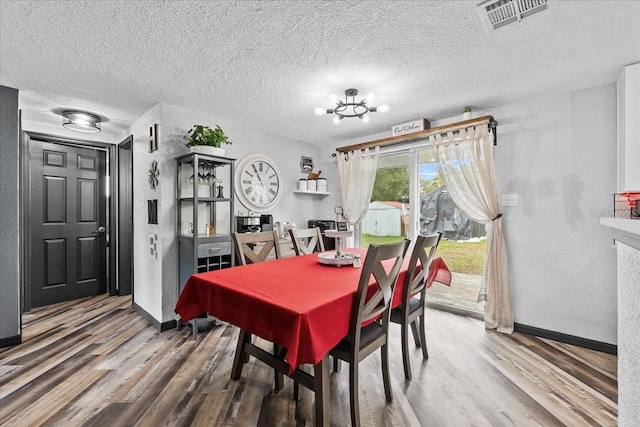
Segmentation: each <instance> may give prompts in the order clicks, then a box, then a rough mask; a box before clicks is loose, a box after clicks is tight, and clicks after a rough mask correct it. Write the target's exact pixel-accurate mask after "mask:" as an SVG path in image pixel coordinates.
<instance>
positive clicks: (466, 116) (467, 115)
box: [462, 105, 471, 120]
mask: <svg viewBox="0 0 640 427" xmlns="http://www.w3.org/2000/svg"><path fill="white" fill-rule="evenodd" d="M470 119H471V107H470V106H468V105H467V106H465V107H464V108H463V109H462V120H470Z"/></svg>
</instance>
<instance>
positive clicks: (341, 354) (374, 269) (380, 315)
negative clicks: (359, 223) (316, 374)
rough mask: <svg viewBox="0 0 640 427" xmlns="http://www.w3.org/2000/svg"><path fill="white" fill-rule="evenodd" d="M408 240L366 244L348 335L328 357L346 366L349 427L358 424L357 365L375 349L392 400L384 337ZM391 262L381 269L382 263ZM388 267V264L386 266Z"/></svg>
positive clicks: (387, 391) (387, 351)
mask: <svg viewBox="0 0 640 427" xmlns="http://www.w3.org/2000/svg"><path fill="white" fill-rule="evenodd" d="M408 245H409V240H406V239H405V240H404V241H402V242H398V243H391V244H386V245H377V244H371V245H369V249H368V250H367V255H366V257H365V260H364V264H363V265H362V273H360V280H359V282H358V290H357V293H356V297H355V299H354V301H353V307H352V311H351V320H350V323H349V334H348V335H347V336H346V337H345V338H343V339H342V340H341V341H340V342H339V343H338V344H337V345H336V346H335V347H334V348H333V349H331V350H330V351H329V354H330V355H331V356H333V357H334V358H335V359H338V360H343V361H345V362H347V363H349V400H350V403H351V425H352V426H359V425H360V409H359V400H358V364H359V363H360V361H361V360H363V359H364V358H366V357H367V356H369V355H370V354H371V353H373V352H374V351H375V350H377V349H378V348H379V349H380V357H381V359H382V380H383V383H384V393H385V397H386V399H387V402H391V401H392V398H393V396H392V393H391V382H390V380H389V349H388V335H387V331H388V329H389V312H390V307H391V299H392V296H393V289H394V287H395V285H396V280H397V279H398V273H399V271H400V267H401V266H402V261H403V258H404V255H405V253H406V251H407V247H408ZM387 260H393V265H392V266H391V268H389V269H385V266H384V265H383V262H384V261H387ZM386 265H387V266H388V265H389V263H386ZM372 276H373V278H374V279H375V283H376V287H375V291H369V283H370V282H371V277H372Z"/></svg>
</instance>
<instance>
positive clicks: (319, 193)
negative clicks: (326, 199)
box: [293, 190, 331, 196]
mask: <svg viewBox="0 0 640 427" xmlns="http://www.w3.org/2000/svg"><path fill="white" fill-rule="evenodd" d="M293 192H294V193H295V194H315V195H316V196H328V195H329V194H331V193H327V192H324V191H302V190H294V191H293Z"/></svg>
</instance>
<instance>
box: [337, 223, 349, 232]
mask: <svg viewBox="0 0 640 427" xmlns="http://www.w3.org/2000/svg"><path fill="white" fill-rule="evenodd" d="M336 227H337V228H338V231H348V230H349V227H348V226H347V222H346V221H338V222H336Z"/></svg>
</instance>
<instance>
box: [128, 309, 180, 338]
mask: <svg viewBox="0 0 640 427" xmlns="http://www.w3.org/2000/svg"><path fill="white" fill-rule="evenodd" d="M132 305H133V309H134V310H135V311H136V312H137V313H138V314H139V315H140V316H142V318H143V319H144V320H146V321H147V322H149V324H150V325H151V326H153V327H154V328H156V329H157V330H158V331H160V332H164V331H168V330H169V329H175V328H177V327H178V324H177V322H176V321H175V320H170V321H168V322H162V323H160V322H158V321H157V320H156V319H155V318H154V317H153V316H152V315H150V314H149V313H147V311H146V310H145V309H143V308H142V307H140V306H139V305H138V304H136V303H135V302H134V303H133V304H132Z"/></svg>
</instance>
